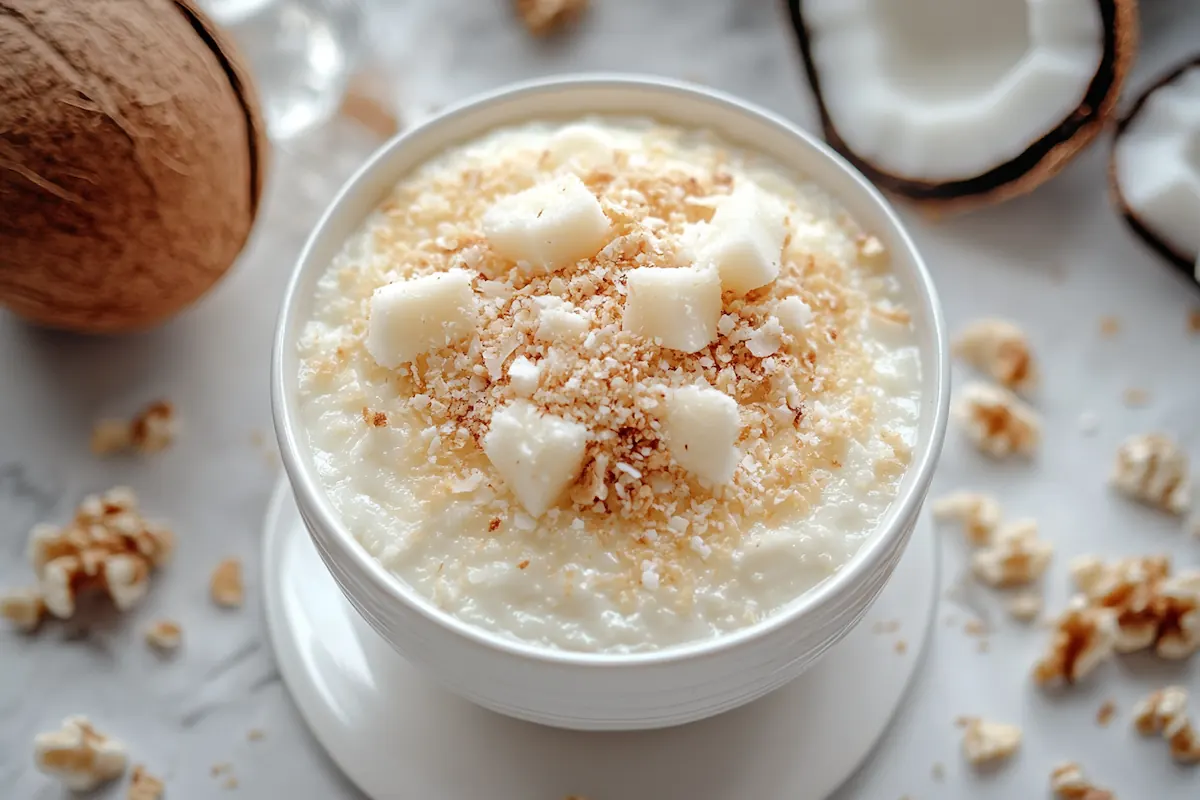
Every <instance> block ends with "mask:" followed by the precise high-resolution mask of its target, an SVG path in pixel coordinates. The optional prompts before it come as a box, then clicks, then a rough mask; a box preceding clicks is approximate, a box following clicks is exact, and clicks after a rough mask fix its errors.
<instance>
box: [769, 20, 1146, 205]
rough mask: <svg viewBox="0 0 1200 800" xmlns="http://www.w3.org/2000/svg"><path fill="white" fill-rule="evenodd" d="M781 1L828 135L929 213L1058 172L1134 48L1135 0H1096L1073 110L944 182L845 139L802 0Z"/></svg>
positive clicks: (1088, 134)
mask: <svg viewBox="0 0 1200 800" xmlns="http://www.w3.org/2000/svg"><path fill="white" fill-rule="evenodd" d="M784 2H785V3H786V4H787V6H788V10H789V13H790V14H791V20H792V27H793V28H794V30H795V32H796V40H797V43H798V45H799V49H800V56H801V59H802V61H803V63H804V72H805V75H806V76H807V78H808V83H809V86H810V87H812V91H813V95H814V96H815V98H816V101H817V107H818V111H819V112H820V116H821V127H822V130H823V132H824V137H825V141H827V142H828V143H829V145H830V146H831V147H833V148H834V149H835V150H837V151H838V152H839V153H841V154H842V156H844V157H845V158H846V160H847V161H849V162H850V163H852V164H853V165H854V166H855V167H857V168H858V169H859V171H860V172H862V173H863V174H864V175H866V176H867V177H868V178H870V179H871V180H872V181H873V182H874V183H875V184H876V185H877V186H879V187H880V188H881V189H884V190H885V191H888V192H891V193H893V194H896V195H900V196H902V197H904V198H906V199H908V200H910V201H912V202H915V203H917V204H919V205H920V207H921V208H922V210H925V211H928V212H930V213H932V214H934V215H943V214H953V213H957V212H960V211H967V210H970V209H972V208H978V207H981V206H987V205H993V204H995V203H1000V202H1003V201H1005V200H1009V199H1011V198H1013V197H1017V196H1019V195H1022V194H1026V193H1028V192H1031V191H1033V190H1034V189H1036V188H1037V187H1038V186H1040V185H1041V184H1043V183H1045V182H1046V181H1048V180H1049V179H1050V178H1052V177H1054V176H1055V175H1057V174H1058V173H1059V172H1060V171H1061V170H1062V169H1063V167H1065V166H1066V165H1067V164H1068V163H1070V161H1071V160H1072V159H1073V158H1075V156H1076V155H1078V154H1079V153H1080V152H1081V151H1082V150H1083V149H1084V148H1085V147H1087V145H1088V144H1090V143H1091V142H1092V140H1093V139H1095V138H1096V136H1097V135H1099V133H1100V132H1101V131H1102V130H1104V128H1105V126H1107V125H1108V124H1110V123H1111V122H1112V121H1113V120H1114V119H1115V117H1116V109H1117V101H1118V100H1119V99H1120V96H1121V87H1122V86H1123V85H1124V83H1125V78H1126V76H1127V75H1128V74H1129V70H1130V69H1131V68H1132V67H1133V61H1134V58H1135V57H1136V55H1137V44H1138V17H1137V0H1094V2H1095V3H1096V5H1097V7H1098V10H1099V12H1100V17H1101V20H1102V23H1103V26H1104V54H1103V55H1102V56H1101V59H1100V65H1099V67H1098V69H1097V71H1096V75H1095V76H1094V77H1093V79H1092V82H1091V83H1090V84H1089V86H1088V89H1087V92H1086V94H1085V95H1084V97H1083V98H1082V99H1081V101H1080V103H1079V105H1078V106H1077V107H1076V108H1075V110H1074V112H1073V113H1071V114H1070V115H1068V116H1067V117H1066V118H1065V119H1063V120H1062V121H1061V122H1060V123H1059V124H1058V125H1057V126H1056V127H1055V128H1054V129H1053V130H1051V131H1048V132H1047V133H1046V134H1045V135H1043V136H1042V138H1040V139H1038V140H1037V141H1035V142H1033V143H1032V144H1030V146H1029V147H1027V148H1026V149H1025V151H1024V152H1022V153H1021V154H1020V155H1019V156H1017V157H1016V158H1013V159H1011V160H1010V161H1007V162H1005V163H1003V164H998V165H997V166H995V167H994V168H992V169H990V170H988V171H987V172H986V173H984V174H982V175H977V176H975V177H972V178H968V179H965V180H958V181H947V182H943V183H937V182H932V181H922V180H916V179H913V178H909V177H905V176H902V175H894V174H892V173H890V172H887V171H886V170H883V169H880V168H878V167H876V166H875V165H873V164H871V163H870V162H869V161H866V160H865V159H863V158H861V157H860V156H859V155H858V154H857V153H855V152H854V151H853V150H851V149H850V148H849V146H847V144H846V142H845V140H844V139H843V138H842V136H841V134H840V133H839V132H838V130H837V127H836V125H834V123H833V120H832V119H831V118H830V115H829V112H828V110H827V109H826V107H825V100H824V97H823V95H822V89H821V80H820V75H819V74H818V72H817V67H816V63H815V61H814V60H813V55H812V50H811V43H810V39H809V33H808V28H807V26H806V25H805V23H804V12H803V8H802V6H803V5H804V0H784Z"/></svg>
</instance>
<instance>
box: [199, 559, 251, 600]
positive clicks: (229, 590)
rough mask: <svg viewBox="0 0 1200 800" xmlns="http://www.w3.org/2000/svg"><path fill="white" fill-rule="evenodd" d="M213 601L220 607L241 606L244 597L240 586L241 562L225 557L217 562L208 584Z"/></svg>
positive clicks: (243, 591)
mask: <svg viewBox="0 0 1200 800" xmlns="http://www.w3.org/2000/svg"><path fill="white" fill-rule="evenodd" d="M208 588H209V594H211V595H212V599H213V602H214V603H216V604H217V605H219V606H221V607H222V608H241V607H242V601H243V600H244V599H245V589H244V588H243V586H242V562H241V561H239V560H238V559H236V558H227V559H225V560H224V561H222V562H221V563H220V564H217V567H216V569H214V570H213V574H212V578H211V579H210V580H209V584H208Z"/></svg>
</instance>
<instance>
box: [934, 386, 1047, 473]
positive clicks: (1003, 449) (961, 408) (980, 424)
mask: <svg viewBox="0 0 1200 800" xmlns="http://www.w3.org/2000/svg"><path fill="white" fill-rule="evenodd" d="M954 415H955V417H956V418H957V419H958V420H959V422H960V424H961V425H962V426H963V430H965V431H966V433H967V436H968V437H970V439H971V441H973V442H974V443H975V445H976V446H977V447H978V448H979V449H980V450H981V451H982V452H984V453H986V454H987V455H989V456H992V457H993V458H1007V457H1009V456H1012V455H1019V456H1025V457H1030V456H1033V455H1034V454H1035V453H1036V452H1037V449H1038V445H1039V443H1040V442H1041V438H1042V432H1041V423H1040V422H1039V420H1038V415H1037V412H1036V411H1034V410H1033V408H1032V407H1031V406H1029V405H1028V404H1027V403H1025V402H1023V401H1022V400H1020V399H1019V398H1018V397H1017V396H1016V395H1015V394H1013V393H1012V392H1010V391H1008V390H1007V389H1002V388H1000V387H999V386H989V385H988V384H984V383H969V384H967V385H966V386H964V387H963V390H962V393H961V394H960V396H959V398H958V402H957V403H956V404H955V406H954Z"/></svg>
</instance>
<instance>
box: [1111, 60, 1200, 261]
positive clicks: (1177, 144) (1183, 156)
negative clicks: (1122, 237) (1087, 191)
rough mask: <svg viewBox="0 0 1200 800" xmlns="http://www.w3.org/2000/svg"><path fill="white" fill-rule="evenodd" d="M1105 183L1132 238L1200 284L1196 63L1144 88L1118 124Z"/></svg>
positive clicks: (1199, 86)
mask: <svg viewBox="0 0 1200 800" xmlns="http://www.w3.org/2000/svg"><path fill="white" fill-rule="evenodd" d="M1108 175H1109V184H1110V188H1111V194H1112V198H1113V202H1114V204H1115V205H1116V207H1117V211H1118V212H1120V214H1121V216H1122V217H1123V218H1124V219H1125V222H1126V223H1127V224H1128V225H1129V227H1130V228H1131V229H1132V230H1133V232H1134V233H1135V234H1136V235H1137V236H1138V238H1140V239H1141V240H1142V241H1143V242H1145V243H1146V245H1147V246H1149V247H1150V249H1152V250H1153V251H1154V252H1156V253H1158V254H1159V255H1160V256H1162V257H1163V258H1164V259H1166V260H1167V261H1168V262H1169V263H1170V264H1172V265H1173V266H1175V267H1177V268H1178V269H1179V270H1180V271H1181V272H1183V273H1184V274H1185V275H1186V276H1187V277H1189V278H1191V279H1192V280H1193V281H1195V282H1197V283H1200V55H1196V56H1193V57H1192V58H1190V59H1188V60H1187V61H1185V62H1183V63H1182V64H1180V65H1178V66H1177V67H1175V68H1174V69H1172V70H1171V71H1170V72H1168V73H1167V74H1165V75H1163V76H1161V77H1160V78H1159V79H1158V80H1156V81H1155V82H1154V83H1153V84H1151V86H1150V87H1149V88H1148V89H1146V91H1145V92H1143V93H1142V94H1141V95H1140V96H1139V97H1138V98H1137V100H1136V101H1135V102H1134V104H1133V106H1132V107H1131V108H1130V109H1129V112H1128V113H1127V114H1126V115H1125V116H1124V117H1123V118H1122V119H1121V120H1120V121H1119V122H1118V123H1117V133H1116V137H1115V138H1114V140H1113V148H1112V155H1111V157H1110V159H1109V168H1108Z"/></svg>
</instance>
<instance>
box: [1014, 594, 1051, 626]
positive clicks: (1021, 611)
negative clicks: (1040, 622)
mask: <svg viewBox="0 0 1200 800" xmlns="http://www.w3.org/2000/svg"><path fill="white" fill-rule="evenodd" d="M1007 608H1008V615H1009V616H1010V617H1012V618H1013V619H1015V620H1017V621H1018V622H1026V623H1028V622H1033V621H1034V620H1036V619H1037V618H1038V617H1039V616H1040V615H1041V613H1042V596H1041V595H1040V594H1037V593H1036V592H1021V593H1020V594H1018V595H1015V596H1014V597H1012V598H1011V599H1010V600H1009V601H1008V605H1007Z"/></svg>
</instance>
